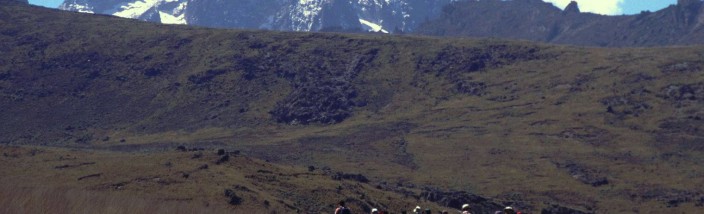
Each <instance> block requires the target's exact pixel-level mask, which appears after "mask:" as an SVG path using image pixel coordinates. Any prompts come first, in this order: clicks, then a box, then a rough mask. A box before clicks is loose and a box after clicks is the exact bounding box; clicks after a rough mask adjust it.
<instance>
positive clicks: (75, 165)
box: [54, 162, 95, 169]
mask: <svg viewBox="0 0 704 214" xmlns="http://www.w3.org/2000/svg"><path fill="white" fill-rule="evenodd" d="M93 164H95V162H86V163H79V164H74V165H68V164H66V165H61V166H55V167H54V169H66V168H74V167H79V166H86V165H93Z"/></svg>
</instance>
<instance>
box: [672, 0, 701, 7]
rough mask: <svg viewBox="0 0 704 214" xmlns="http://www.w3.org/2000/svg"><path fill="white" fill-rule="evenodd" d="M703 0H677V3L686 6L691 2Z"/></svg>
mask: <svg viewBox="0 0 704 214" xmlns="http://www.w3.org/2000/svg"><path fill="white" fill-rule="evenodd" d="M701 2H702V0H677V5H680V6H686V5H690V4H696V3H701Z"/></svg>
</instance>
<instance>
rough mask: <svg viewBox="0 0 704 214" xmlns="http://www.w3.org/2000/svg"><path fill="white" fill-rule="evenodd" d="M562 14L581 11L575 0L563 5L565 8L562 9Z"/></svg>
mask: <svg viewBox="0 0 704 214" xmlns="http://www.w3.org/2000/svg"><path fill="white" fill-rule="evenodd" d="M563 13H564V14H572V13H581V11H580V10H579V5H578V4H577V2H576V1H572V2H570V4H569V5H567V7H565V10H564V11H563Z"/></svg>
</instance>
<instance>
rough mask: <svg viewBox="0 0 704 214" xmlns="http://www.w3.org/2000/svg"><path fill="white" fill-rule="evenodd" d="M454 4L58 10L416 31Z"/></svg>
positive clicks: (87, 6)
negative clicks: (444, 7) (447, 6)
mask: <svg viewBox="0 0 704 214" xmlns="http://www.w3.org/2000/svg"><path fill="white" fill-rule="evenodd" d="M453 1H456V0H438V1H429V0H300V1H292V0H236V1H197V0H107V1H103V0H66V1H64V3H63V4H61V6H59V9H62V10H69V11H77V12H84V13H99V14H109V15H115V16H120V17H125V18H134V19H140V20H144V21H152V22H158V23H165V24H189V25H197V26H207V27H220V28H247V29H269V30H283V31H327V30H337V31H360V30H365V31H374V32H386V33H388V32H391V31H412V30H413V29H414V28H415V27H417V26H418V25H419V24H420V23H421V22H423V21H424V20H426V19H429V18H433V17H434V16H435V15H437V14H438V13H439V12H440V9H441V8H442V7H443V6H445V5H447V4H448V3H450V2H453Z"/></svg>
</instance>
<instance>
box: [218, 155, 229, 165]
mask: <svg viewBox="0 0 704 214" xmlns="http://www.w3.org/2000/svg"><path fill="white" fill-rule="evenodd" d="M229 160H230V155H223V156H220V159H218V160H217V161H216V162H215V164H217V165H220V164H222V163H225V162H227V161H229Z"/></svg>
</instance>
